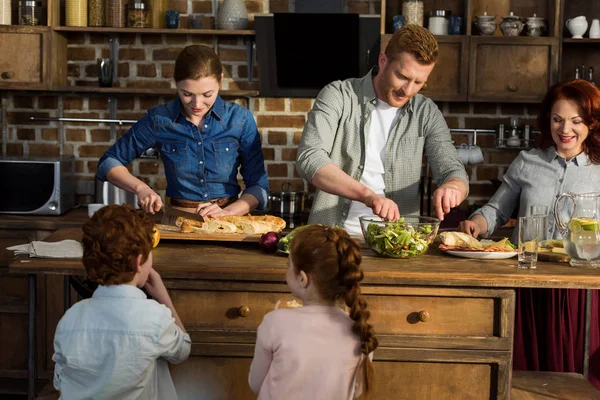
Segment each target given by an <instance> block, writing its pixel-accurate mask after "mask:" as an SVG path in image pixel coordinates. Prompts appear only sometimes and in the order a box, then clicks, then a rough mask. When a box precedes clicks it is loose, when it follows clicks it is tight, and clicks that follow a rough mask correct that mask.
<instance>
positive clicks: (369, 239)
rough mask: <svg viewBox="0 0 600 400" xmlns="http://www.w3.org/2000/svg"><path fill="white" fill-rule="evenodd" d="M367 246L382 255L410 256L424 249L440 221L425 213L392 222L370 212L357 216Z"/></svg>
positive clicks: (433, 236)
mask: <svg viewBox="0 0 600 400" xmlns="http://www.w3.org/2000/svg"><path fill="white" fill-rule="evenodd" d="M358 219H359V221H360V227H361V229H362V232H363V236H364V238H365V242H366V243H367V245H368V246H369V248H371V249H373V251H375V252H376V253H377V254H379V255H381V256H383V257H393V258H410V257H418V256H420V255H423V254H425V253H426V252H427V249H428V248H429V245H430V244H431V243H432V242H433V240H434V239H435V236H436V235H437V232H438V229H439V227H440V220H439V219H437V218H433V217H425V216H407V217H400V219H398V220H397V221H395V222H391V221H384V220H382V219H381V218H379V217H377V216H373V215H364V216H362V217H359V218H358Z"/></svg>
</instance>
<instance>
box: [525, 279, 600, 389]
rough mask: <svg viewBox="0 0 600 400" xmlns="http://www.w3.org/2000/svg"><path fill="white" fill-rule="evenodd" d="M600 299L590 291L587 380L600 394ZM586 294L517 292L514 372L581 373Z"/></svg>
mask: <svg viewBox="0 0 600 400" xmlns="http://www.w3.org/2000/svg"><path fill="white" fill-rule="evenodd" d="M599 303H600V296H599V295H598V290H594V291H592V319H591V326H592V328H591V335H590V369H589V380H590V382H592V384H593V385H594V386H596V388H598V389H599V390H600V318H599V317H598V314H599V312H600V306H599V305H600V304H599ZM584 333H585V290H582V289H517V298H516V310H515V336H514V339H515V341H514V355H513V368H514V369H516V370H527V371H553V372H577V373H583V353H584Z"/></svg>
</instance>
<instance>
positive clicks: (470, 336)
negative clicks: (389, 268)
mask: <svg viewBox="0 0 600 400" xmlns="http://www.w3.org/2000/svg"><path fill="white" fill-rule="evenodd" d="M363 293H364V294H365V298H366V300H367V303H368V308H369V310H370V311H371V322H372V324H373V327H374V328H375V332H376V334H377V335H378V337H379V341H380V345H382V346H387V347H405V348H410V347H413V348H415V347H422V348H439V349H490V350H502V351H506V350H510V349H511V348H512V336H513V329H512V325H513V324H512V320H513V318H514V317H513V315H514V292H513V291H512V290H496V289H459V288H457V289H447V288H410V287H400V288H398V287H396V288H389V287H387V288H386V287H365V288H363Z"/></svg>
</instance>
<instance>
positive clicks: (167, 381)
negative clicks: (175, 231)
mask: <svg viewBox="0 0 600 400" xmlns="http://www.w3.org/2000/svg"><path fill="white" fill-rule="evenodd" d="M153 229H154V222H153V221H152V219H151V217H150V216H149V215H147V214H146V213H144V212H143V211H141V210H135V209H134V208H133V207H131V206H120V205H114V206H107V207H103V208H101V209H100V210H98V211H97V212H96V213H95V214H94V215H93V217H92V218H91V219H90V220H88V221H87V222H86V223H85V224H84V225H83V240H82V244H83V264H84V266H85V270H86V272H87V278H88V279H89V280H91V281H95V282H97V283H98V285H99V286H98V288H97V289H96V291H95V292H94V295H93V296H92V298H90V299H86V300H82V301H80V302H78V303H77V304H75V305H73V306H72V307H71V308H70V309H69V310H68V311H67V312H66V313H65V315H64V316H63V317H62V319H61V320H60V322H59V324H58V326H57V328H56V334H55V336H54V356H53V357H52V359H53V360H54V361H55V363H56V365H55V368H54V387H55V388H56V389H57V390H59V391H60V392H61V398H62V399H65V400H67V399H92V398H94V399H96V398H98V399H99V398H102V399H108V398H118V399H176V398H177V393H176V391H175V386H174V385H173V380H172V378H171V375H170V373H169V368H168V364H167V361H168V362H170V363H174V364H176V363H180V362H182V361H184V360H186V359H187V358H188V356H189V354H190V349H191V340H190V337H189V335H188V334H187V333H186V332H185V328H184V327H183V324H182V323H181V320H180V319H179V316H178V315H177V312H176V311H175V308H174V307H173V302H172V301H171V298H170V297H169V294H168V293H167V289H166V288H165V285H164V283H163V281H162V279H161V277H160V275H159V274H158V273H157V272H156V271H155V270H154V269H153V268H152V231H153ZM140 288H144V289H145V290H146V292H148V294H149V295H150V296H152V298H153V299H154V300H149V299H148V298H147V297H146V294H144V292H143V291H141V290H140Z"/></svg>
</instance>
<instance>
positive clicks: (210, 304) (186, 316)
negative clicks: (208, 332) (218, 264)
mask: <svg viewBox="0 0 600 400" xmlns="http://www.w3.org/2000/svg"><path fill="white" fill-rule="evenodd" d="M169 292H170V294H171V298H172V300H173V304H174V305H175V309H176V310H177V312H178V313H179V316H180V318H181V320H182V321H183V323H184V325H185V326H186V328H195V329H198V328H200V329H254V330H255V329H257V328H258V325H260V323H261V322H262V320H263V317H264V316H265V314H266V313H268V312H270V311H273V309H274V308H275V304H276V303H277V300H281V303H282V304H283V306H285V303H286V302H287V301H289V300H292V299H293V296H292V295H291V294H290V293H289V292H288V293H273V292H271V293H267V292H243V291H202V292H195V291H180V290H175V291H169Z"/></svg>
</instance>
